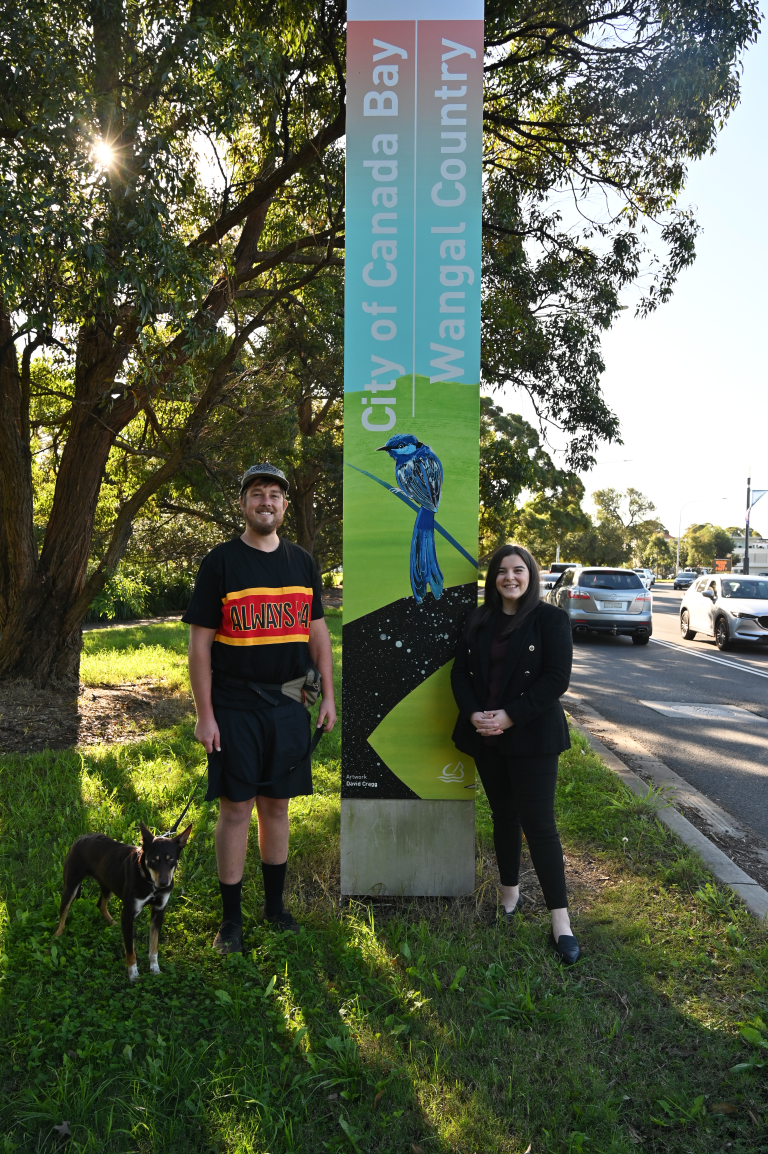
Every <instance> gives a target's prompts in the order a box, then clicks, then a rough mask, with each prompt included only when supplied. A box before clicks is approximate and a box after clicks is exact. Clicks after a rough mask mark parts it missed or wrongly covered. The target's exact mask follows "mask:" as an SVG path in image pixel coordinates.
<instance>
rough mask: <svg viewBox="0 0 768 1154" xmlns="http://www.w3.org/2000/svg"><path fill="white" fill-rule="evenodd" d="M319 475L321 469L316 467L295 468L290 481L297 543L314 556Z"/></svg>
mask: <svg viewBox="0 0 768 1154" xmlns="http://www.w3.org/2000/svg"><path fill="white" fill-rule="evenodd" d="M318 476H319V469H318V468H316V467H315V468H312V469H310V470H309V471H306V472H302V471H301V470H300V469H294V470H293V471H292V473H291V479H290V482H289V496H290V498H291V509H292V511H293V521H294V525H295V526H296V544H297V545H300V546H301V548H302V549H306V551H307V552H308V553H311V554H312V556H313V557H314V555H315V541H316V539H317V534H318V525H317V522H316V520H315V485H316V484H317V479H318Z"/></svg>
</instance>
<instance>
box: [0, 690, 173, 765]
mask: <svg viewBox="0 0 768 1154" xmlns="http://www.w3.org/2000/svg"><path fill="white" fill-rule="evenodd" d="M192 712H193V703H192V698H191V696H190V695H189V694H188V693H185V692H183V691H171V690H169V689H168V688H167V687H166V686H164V685H162V684H158V683H155V682H153V681H152V680H150V679H145V680H142V681H140V682H136V683H127V684H122V685H115V686H90V685H88V686H85V685H80V686H77V687H75V686H73V687H63V688H59V689H57V690H53V689H35V688H34V687H33V686H32V685H30V683H29V682H25V681H15V682H4V683H2V684H0V752H2V753H39V752H40V751H41V750H43V749H68V748H71V747H72V746H76V745H80V746H84V745H85V746H87V745H95V744H97V743H100V742H125V741H139V740H140V739H141V738H142V737H145V736H146V735H147V733H148V732H153V731H155V730H157V729H163V728H167V727H168V726H171V725H175V724H177V722H179V721H181V720H182V719H183V718H186V717H190V716H191V715H192Z"/></svg>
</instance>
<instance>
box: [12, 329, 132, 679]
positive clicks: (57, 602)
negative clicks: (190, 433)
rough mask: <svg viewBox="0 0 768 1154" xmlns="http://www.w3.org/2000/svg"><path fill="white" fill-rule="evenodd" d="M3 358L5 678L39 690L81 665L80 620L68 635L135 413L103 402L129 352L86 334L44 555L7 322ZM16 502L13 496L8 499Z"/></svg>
mask: <svg viewBox="0 0 768 1154" xmlns="http://www.w3.org/2000/svg"><path fill="white" fill-rule="evenodd" d="M3 330H4V332H5V338H4V340H3V342H2V343H3V345H5V355H4V357H3V361H2V369H1V373H2V383H1V384H0V431H1V433H2V441H3V450H4V451H3V453H2V481H3V498H4V499H3V529H4V532H3V535H2V536H1V537H0V548H4V550H5V556H4V557H2V560H1V561H0V574H1V575H2V577H3V580H4V581H5V580H6V573H7V574H8V578H7V586H5V588H4V593H3V600H4V601H5V602H6V603H7V606H8V608H7V617H6V621H5V623H4V627H3V635H2V638H1V639H0V679H12V678H28V679H29V680H30V681H32V682H33V684H35V685H37V686H44V685H46V684H47V683H48V682H49V681H50V680H51V679H55V680H63V681H71V680H76V679H77V677H78V672H79V665H80V649H81V646H82V633H81V629H80V622H77V624H76V625H70V627H69V628H67V629H66V630H65V629H63V626H64V623H65V621H66V619H67V613H68V610H69V609H70V607H71V605H72V603H73V602H74V601H75V600H76V598H77V596H78V594H79V593H80V592H81V591H82V589H83V586H84V585H85V579H86V574H87V568H88V556H89V552H90V546H91V538H92V534H93V521H94V514H95V511H96V502H97V500H98V496H99V489H100V487H101V481H102V477H103V474H104V467H105V465H106V463H107V458H108V456H109V451H110V448H111V446H112V442H113V440H114V437H115V435H116V433H117V432H118V431H119V430H120V429H121V428H123V427H124V426H125V425H126V424H127V422H128V421H129V420H130V419H131V417H132V416H134V414H135V412H136V402H135V399H134V398H133V397H130V396H129V397H125V398H120V399H119V400H118V401H117V403H116V404H115V406H114V407H113V408H111V409H110V408H108V406H107V405H106V404H104V401H103V397H104V387H105V384H107V385H108V382H110V381H112V380H113V379H114V375H115V373H116V372H117V370H118V369H119V367H120V365H121V364H122V362H123V359H124V357H125V354H126V352H127V346H126V345H125V344H124V343H123V342H122V341H120V340H118V341H116V340H114V339H113V335H112V333H111V332H109V330H108V328H107V327H106V326H103V325H95V326H93V327H92V328H90V329H86V330H83V331H82V332H81V334H80V340H79V342H78V351H77V369H76V375H75V403H74V405H73V406H72V414H71V422H70V432H69V436H68V437H67V442H66V445H65V447H64V452H63V454H62V458H61V465H60V467H59V472H58V476H57V479H56V491H55V495H54V500H53V508H52V509H51V515H50V519H49V521H48V526H47V529H46V534H45V545H44V547H43V550H42V554H41V555H40V557H39V558H38V556H37V549H36V546H35V538H34V524H33V494H32V473H31V454H30V448H29V432H28V429H27V428H26V422H27V421H28V402H26V404H25V400H26V399H25V398H24V396H23V389H22V380H21V377H20V374H19V370H18V361H17V358H16V353H15V348H14V345H13V343H12V342H9V343H7V344H6V342H8V341H9V338H10V337H11V336H12V334H11V331H10V322H9V321H8V320H7V318H5V319H4V321H3ZM11 495H12V497H11Z"/></svg>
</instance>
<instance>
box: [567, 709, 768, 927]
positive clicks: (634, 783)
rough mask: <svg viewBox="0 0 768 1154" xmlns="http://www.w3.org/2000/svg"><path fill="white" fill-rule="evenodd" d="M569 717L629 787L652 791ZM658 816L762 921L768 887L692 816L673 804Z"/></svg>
mask: <svg viewBox="0 0 768 1154" xmlns="http://www.w3.org/2000/svg"><path fill="white" fill-rule="evenodd" d="M568 719H569V721H570V723H571V725H572V727H573V728H574V729H575V730H576V731H577V732H578V733H580V734H581V736H582V737H583V738H584V740H585V741H586V742H587V744H588V745H589V747H590V748H591V749H592V751H593V752H594V753H596V754H597V755H598V757H599V758H600V759H601V760H602V761H603V762H604V763H605V765H607V766H608V768H609V769H610V770H611V772H612V773H615V774H616V776H617V777H619V778H621V780H622V781H623V782H624V784H625V785H626V787H627V789H629V790H631V791H632V793H634V794H635V795H636V796H638V797H642V796H644V795H645V794H646V793H647V792H648V785H647V784H646V782H644V781H643V780H642V778H640V777H638V775H637V774H636V773H634V772H633V771H632V770H631V769H629V768H628V766H626V765H625V764H624V762H623V761H622V760H621V759H620V758H618V757H617V756H616V754H615V753H613V751H612V750H610V749H608V747H607V746H606V745H603V743H602V741H600V739H599V738H597V737H595V736H594V734H593V733H590V731H589V730H588V729H586V728H585V727H584V726H583V725H580V724H579V723H578V722H577V721H575V720H574V718H573V717H571V715H570V714H568ZM657 817H658V819H659V821H660V822H662V824H663V825H665V826H667V828H668V829H671V830H672V831H673V832H674V833H676V834H677V836H678V837H679V838H680V840H681V841H682V842H683V843H684V844H685V845H687V846H688V847H689V848H690V849H693V850H695V851H696V852H697V853H698V854H699V856H700V857H701V859H702V861H703V862H704V864H705V866H706V867H707V869H708V870H710V872H711V873H712V874H713V875H714V876H715V878H717V880H718V881H719V882H721V883H722V884H723V885H725V886H728V888H729V889H730V890H732V891H733V893H735V894H736V896H737V897H739V898H740V899H741V901H743V903H744V905H745V906H746V907H747V909H748V910H749V912H750V913H751V914H752V916H753V917H755V918H757V919H758V921H763V919H765V918H766V916H768V891H766V890H764V889H763V887H762V886H761V885H759V883H758V882H756V881H755V880H754V878H751V877H750V876H749V874H747V873H745V872H744V870H743V869H741V868H740V866H737V865H736V863H735V862H732V861H731V859H730V858H729V857H728V855H727V854H725V853H723V851H722V850H721V849H718V847H717V846H716V845H715V844H714V842H712V841H710V840H709V838H708V837H706V836H705V835H704V834H703V833H702V832H701V830H698V829H697V828H696V826H695V825H693V823H692V822H690V821H688V818H686V817H683V815H682V814H681V813H680V812H679V811H678V810H676V809H674V808H673V807H672V806H665V807H664V808H660V809H659V811H658V814H657Z"/></svg>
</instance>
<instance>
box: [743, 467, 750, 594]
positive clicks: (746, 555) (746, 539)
mask: <svg viewBox="0 0 768 1154" xmlns="http://www.w3.org/2000/svg"><path fill="white" fill-rule="evenodd" d="M749 474H750V475H749V476H748V477H747V524H746V528H745V530H744V563H743V565H742V566H741V571H742V573H743V574H744V575H745V577H748V576H749V514H750V511H751V509H752V466H751V465H750V466H749Z"/></svg>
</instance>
